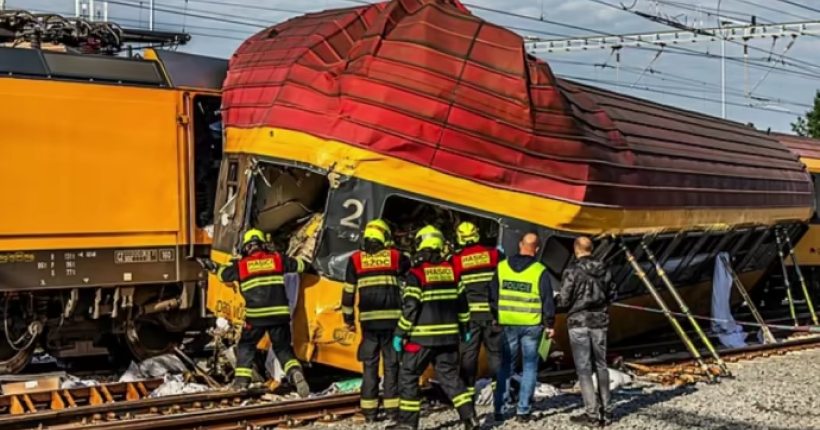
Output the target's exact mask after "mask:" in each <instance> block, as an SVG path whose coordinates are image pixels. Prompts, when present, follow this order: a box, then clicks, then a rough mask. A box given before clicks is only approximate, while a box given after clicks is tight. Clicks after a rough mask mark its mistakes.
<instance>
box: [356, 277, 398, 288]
mask: <svg viewBox="0 0 820 430" xmlns="http://www.w3.org/2000/svg"><path fill="white" fill-rule="evenodd" d="M386 285H395V286H398V285H399V279H398V278H396V277H395V276H390V275H381V276H368V277H365V278H362V279H359V281H358V282H357V283H356V286H357V287H359V288H366V287H373V286H386Z"/></svg>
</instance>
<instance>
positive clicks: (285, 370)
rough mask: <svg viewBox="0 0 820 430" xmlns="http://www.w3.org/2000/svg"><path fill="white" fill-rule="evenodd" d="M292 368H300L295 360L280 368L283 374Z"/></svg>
mask: <svg viewBox="0 0 820 430" xmlns="http://www.w3.org/2000/svg"><path fill="white" fill-rule="evenodd" d="M294 367H300V364H299V360H296V359H290V360H288V361H287V362H286V363H285V365H284V366H283V367H282V370H283V371H284V372H285V373H288V372H289V371H290V369H293V368H294Z"/></svg>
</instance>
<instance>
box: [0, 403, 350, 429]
mask: <svg viewBox="0 0 820 430" xmlns="http://www.w3.org/2000/svg"><path fill="white" fill-rule="evenodd" d="M358 411H359V395H358V394H339V395H331V396H326V397H317V398H312V399H299V400H290V401H284V402H277V403H267V404H256V405H249V406H229V407H224V408H218V409H211V410H198V411H190V412H184V413H178V414H174V415H164V416H157V415H153V416H146V417H138V418H133V419H128V420H125V419H111V420H110V421H108V422H99V423H90V424H86V425H83V429H84V430H121V429H123V428H126V427H127V429H128V430H160V429H161V430H231V429H245V428H248V427H256V428H258V427H268V426H273V425H278V424H283V423H284V424H298V423H301V422H304V421H310V420H327V421H332V420H336V419H340V418H343V417H346V416H349V415H353V414H355V413H356V412H358ZM76 427H77V426H76V424H64V425H60V426H52V425H46V426H39V425H36V426H32V427H29V428H27V429H26V430H35V429H39V430H42V429H49V430H63V429H75V428H76ZM0 428H3V429H5V428H6V427H4V426H0ZM21 430H22V429H21Z"/></svg>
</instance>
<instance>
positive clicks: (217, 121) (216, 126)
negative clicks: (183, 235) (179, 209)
mask: <svg viewBox="0 0 820 430" xmlns="http://www.w3.org/2000/svg"><path fill="white" fill-rule="evenodd" d="M186 99H187V100H186V103H187V106H186V108H187V110H188V112H189V115H188V117H189V124H188V136H189V137H188V145H189V148H188V150H189V166H190V167H189V184H190V187H191V189H190V196H189V198H190V201H189V207H190V219H189V220H188V222H189V223H190V225H191V229H190V231H191V232H192V233H193V234H192V235H191V236H192V237H193V238H194V240H193V241H191V246H192V247H194V246H195V245H208V244H211V243H212V242H213V236H214V222H215V220H214V208H215V205H216V191H217V184H218V181H219V166H220V164H221V162H222V148H223V144H222V115H221V111H220V107H221V103H222V97H221V96H219V95H216V94H208V93H205V94H193V95H192V96H189V97H186ZM191 153H192V154H191ZM191 156H192V158H193V160H190V157H191ZM191 161H192V163H191ZM193 251H194V250H193V249H191V250H190V252H189V254H190V255H189V256H193V254H194V252H193Z"/></svg>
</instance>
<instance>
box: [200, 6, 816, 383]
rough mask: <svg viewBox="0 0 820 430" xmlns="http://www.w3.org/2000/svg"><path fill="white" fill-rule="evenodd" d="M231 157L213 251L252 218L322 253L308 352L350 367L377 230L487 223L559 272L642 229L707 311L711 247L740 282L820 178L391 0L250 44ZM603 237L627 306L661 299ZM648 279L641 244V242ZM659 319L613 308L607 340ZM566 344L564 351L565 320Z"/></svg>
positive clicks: (457, 20) (304, 20) (460, 13)
mask: <svg viewBox="0 0 820 430" xmlns="http://www.w3.org/2000/svg"><path fill="white" fill-rule="evenodd" d="M223 97H224V99H223V100H224V102H223V112H224V124H225V127H226V147H225V153H226V155H225V160H224V161H223V166H222V169H221V172H220V174H221V178H220V181H219V190H218V195H217V200H218V204H217V207H218V212H217V214H216V217H217V225H216V232H215V240H214V246H213V250H212V258H213V259H214V260H215V261H218V262H226V261H227V260H228V259H229V258H231V256H232V254H234V253H235V252H236V249H237V246H238V243H239V242H238V241H239V239H240V237H241V232H242V231H243V230H245V229H247V228H250V227H251V226H253V227H256V228H260V229H262V230H265V231H267V232H270V233H272V234H273V236H274V237H273V239H274V241H275V242H277V245H278V247H279V248H280V249H283V250H284V249H286V250H287V251H288V252H289V253H291V254H298V255H301V256H303V257H306V258H308V259H310V260H312V261H313V267H314V269H315V273H312V274H306V275H303V276H302V277H301V285H300V288H299V297H298V305H297V306H296V309H295V317H294V331H295V333H294V335H295V346H296V348H297V353H298V354H299V356H300V358H302V359H303V360H306V361H313V362H318V363H323V364H328V365H331V366H336V367H340V368H345V369H349V370H354V371H361V364H360V363H359V362H358V361H357V360H356V347H357V345H358V334H357V333H351V332H348V331H347V329H346V328H345V325H344V324H343V321H342V314H341V311H340V298H341V293H342V278H343V273H344V267H345V263H346V259H347V258H348V256H349V255H350V254H351V253H352V252H353V251H354V250H356V249H357V248H358V247H359V243H360V231H361V228H362V227H363V226H364V224H365V223H366V222H368V221H369V220H372V219H374V218H382V219H385V220H386V221H388V222H389V223H391V224H392V225H393V228H394V231H395V235H396V236H397V238H398V239H397V245H398V246H399V247H400V248H403V249H404V250H409V248H408V247H409V246H410V241H409V240H405V238H410V237H412V234H413V233H414V231H415V230H416V229H417V228H419V227H420V226H422V225H423V224H424V223H433V224H436V225H437V226H438V227H440V228H441V229H442V230H443V231H444V232H445V233H448V232H450V233H451V232H452V230H453V226H454V225H455V224H456V223H457V222H459V221H461V220H473V221H475V222H478V223H479V225H480V226H481V228H482V229H483V230H484V234H483V237H484V239H485V241H486V243H487V244H489V245H501V246H503V247H504V248H505V249H507V250H508V251H513V250H515V249H517V243H518V241H519V239H520V237H521V235H522V234H523V233H525V232H527V231H529V230H532V229H537V230H538V231H540V232H541V234H542V237H543V238H544V239H543V240H544V243H543V244H542V247H541V250H542V251H541V255H540V258H541V261H543V262H544V263H545V264H546V266H547V267H548V268H549V270H550V273H551V274H552V276H553V277H554V278H555V279H556V280H557V279H559V278H560V276H561V272H562V270H563V269H564V267H565V266H566V265H567V263H568V262H569V261H570V258H571V251H572V250H571V247H572V241H573V240H574V238H575V237H577V236H578V235H583V234H586V235H593V236H595V237H598V238H603V237H609V235H618V236H619V237H622V238H623V239H624V240H625V241H626V243H627V244H628V246H630V247H632V249H636V248H637V247H638V243H640V242H641V241H645V243H647V244H648V249H649V250H651V252H653V253H654V254H655V255H656V256H657V259H658V260H659V261H660V262H661V264H662V266H663V268H664V270H665V272H666V273H667V274H668V277H669V279H670V280H671V281H672V282H673V283H674V284H675V285H676V286H678V287H679V289H680V294H681V296H682V297H683V298H684V300H685V301H686V302H687V303H688V304H689V306H690V308H691V309H692V311H693V312H695V313H700V314H704V313H706V312H708V309H709V303H710V299H709V298H710V295H711V284H710V278H711V275H712V268H713V266H714V260H715V256H716V255H717V253H719V252H722V251H725V252H728V253H729V254H730V255H731V256H732V261H733V266H734V268H735V270H736V271H737V272H738V273H739V275H740V278H741V280H742V281H743V283H744V284H745V285H746V286H747V287H751V286H753V285H755V283H756V282H757V281H758V280H759V279H760V278H761V276H762V275H763V273H764V270H765V269H766V268H767V267H768V266H769V265H770V264H771V263H772V261H773V258H774V256H775V255H776V250H775V245H774V241H773V236H772V231H773V229H774V228H775V227H777V228H780V229H783V231H784V232H785V233H787V234H789V235H791V237H792V239H793V240H797V239H798V237H799V236H800V235H802V234H803V222H805V221H806V220H807V219H808V218H809V217H810V216H811V213H812V207H813V203H812V199H813V192H814V191H813V186H812V183H811V179H810V177H809V175H808V173H807V172H806V171H805V169H804V167H803V165H802V164H801V163H800V162H799V160H798V158H797V156H795V155H794V154H792V153H791V152H789V150H788V149H786V148H785V147H784V146H783V145H781V144H780V143H779V142H778V141H777V140H776V139H774V138H772V137H769V136H767V135H766V134H765V133H761V132H758V131H756V130H755V129H754V128H751V127H747V126H744V125H741V124H738V123H734V122H729V121H724V120H720V119H716V118H713V117H710V116H706V115H702V114H699V113H695V112H690V111H684V110H680V109H676V108H672V107H669V106H664V105H660V104H657V103H652V102H649V101H646V100H642V99H638V98H634V97H629V96H625V95H622V94H618V93H615V92H611V91H606V90H602V89H599V88H594V87H590V86H586V85H581V84H578V83H576V82H571V81H568V80H564V79H560V78H558V77H556V76H555V75H554V74H553V72H552V70H551V69H550V67H549V65H548V64H547V63H545V62H543V61H541V60H539V59H536V58H534V57H532V56H530V55H528V54H527V52H526V51H525V48H524V45H523V41H522V39H521V37H520V36H518V35H516V34H515V33H513V32H512V31H509V30H507V29H505V28H503V27H501V26H499V25H495V24H492V23H490V22H487V21H484V20H483V19H481V18H478V17H477V16H474V15H472V14H471V13H470V12H469V11H468V10H467V9H466V8H465V7H464V6H463V5H462V4H461V3H459V2H458V1H457V0H392V1H388V2H382V3H378V4H371V5H363V6H359V7H354V8H348V9H337V10H329V11H325V12H319V13H311V14H307V15H304V16H301V17H297V18H294V19H291V20H289V21H286V22H283V23H281V24H278V25H276V26H273V27H271V28H268V29H266V30H264V31H261V32H259V33H258V34H256V35H254V36H252V37H251V38H250V39H248V40H247V41H245V42H244V43H243V44H242V45H241V47H240V48H239V49H238V50H237V51H236V53H235V54H234V56H233V57H232V59H231V62H230V65H229V72H228V77H227V79H226V82H225V85H224V88H223ZM612 245H613V244H612V243H609V242H608V241H607V240H602V241H601V242H600V244H599V246H598V251H599V255H600V256H601V257H603V258H606V259H607V260H608V261H610V262H611V264H612V265H613V270H614V273H615V276H616V280H617V282H618V283H619V285H620V300H622V301H624V302H626V303H630V304H633V305H639V306H645V307H656V305H655V304H654V303H653V302H652V298H651V297H650V296H649V295H648V294H647V293H646V291H645V290H644V288H643V286H642V285H641V283H640V282H639V280H638V279H637V277H636V276H633V273H632V269H631V268H630V267H629V265H628V264H626V262H625V259H624V254H622V253H620V254H619V253H618V252H617V247H614V246H612ZM635 254H636V256H637V257H638V258H639V259H641V261H642V264H643V267H644V268H645V269H646V270H647V272H648V273H649V276H651V278H652V281H653V282H655V283H658V284H659V283H660V281H659V280H658V279H657V278H658V273H657V272H656V271H653V270H650V264H649V263H648V262H646V259H645V256H644V253H643V252H641V251H640V250H636V251H635ZM208 306H209V307H210V309H212V310H213V311H214V312H216V313H217V314H218V315H221V316H224V317H227V318H231V319H234V320H240V319H241V318H242V316H243V315H242V314H243V311H242V300H241V298H240V297H239V296H238V295H237V294H236V292H235V290H234V289H232V288H231V287H230V286H225V285H221V284H219V282H218V281H217V280H216V279H214V278H211V279H210V283H209V294H208ZM663 318H664V317H663V315H657V314H649V313H638V312H635V311H630V310H625V309H621V308H616V309H613V313H612V321H613V322H612V327H611V334H612V339H611V340H612V341H618V340H621V339H626V338H631V337H635V336H640V335H642V334H645V333H647V332H648V330H651V329H655V328H657V327H658V326H659V325H662V324H664V323H665V320H664V319H663ZM557 328H558V331H557V340H558V343H559V344H561V345H567V343H566V330H565V329H564V319H563V316H559V318H558V327H557Z"/></svg>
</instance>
